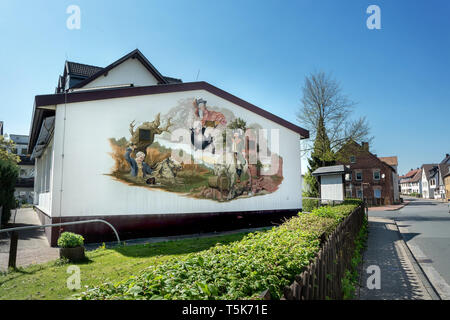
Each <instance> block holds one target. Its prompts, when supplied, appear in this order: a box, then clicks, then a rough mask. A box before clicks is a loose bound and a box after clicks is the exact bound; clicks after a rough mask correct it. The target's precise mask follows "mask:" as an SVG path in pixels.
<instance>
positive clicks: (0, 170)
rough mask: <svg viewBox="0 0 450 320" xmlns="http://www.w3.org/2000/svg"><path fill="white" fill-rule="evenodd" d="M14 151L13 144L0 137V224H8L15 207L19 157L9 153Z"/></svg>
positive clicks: (4, 137)
mask: <svg viewBox="0 0 450 320" xmlns="http://www.w3.org/2000/svg"><path fill="white" fill-rule="evenodd" d="M14 149H15V144H14V142H13V141H12V140H9V139H7V137H6V136H3V135H0V206H1V207H3V213H2V219H1V221H0V223H1V224H6V223H7V222H8V220H9V217H10V215H11V209H14V208H15V207H16V200H15V198H14V190H15V185H16V181H17V177H18V175H19V166H18V165H17V163H18V162H19V161H20V157H19V156H17V155H16V154H14V153H12V152H11V151H12V150H14Z"/></svg>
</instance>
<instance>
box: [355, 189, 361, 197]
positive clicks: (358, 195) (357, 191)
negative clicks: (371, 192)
mask: <svg viewBox="0 0 450 320" xmlns="http://www.w3.org/2000/svg"><path fill="white" fill-rule="evenodd" d="M356 197H358V198H360V199H362V190H360V189H358V190H356Z"/></svg>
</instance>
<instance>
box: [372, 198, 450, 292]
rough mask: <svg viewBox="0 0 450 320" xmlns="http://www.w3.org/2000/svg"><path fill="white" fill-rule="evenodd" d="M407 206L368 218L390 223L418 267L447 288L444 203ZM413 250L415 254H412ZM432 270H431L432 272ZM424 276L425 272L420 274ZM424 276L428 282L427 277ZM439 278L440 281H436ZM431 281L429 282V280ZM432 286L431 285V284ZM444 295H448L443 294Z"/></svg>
mask: <svg viewBox="0 0 450 320" xmlns="http://www.w3.org/2000/svg"><path fill="white" fill-rule="evenodd" d="M408 200H411V203H410V204H408V205H407V206H405V207H404V208H403V209H400V210H397V211H378V212H377V211H371V212H369V215H370V216H374V217H385V218H391V219H394V220H395V221H396V223H397V225H398V226H399V229H400V230H401V232H402V235H403V237H404V239H405V241H406V242H407V243H408V246H409V247H410V248H411V250H412V251H413V253H414V256H415V257H416V259H418V262H419V264H420V265H421V266H422V267H423V266H425V267H426V268H429V269H430V270H432V271H433V272H434V273H435V271H437V274H436V276H437V277H435V280H436V279H438V282H439V279H440V282H442V279H443V280H444V281H445V282H446V283H442V284H443V285H444V287H446V288H447V289H448V288H449V286H448V285H449V284H450V213H449V209H448V206H447V204H446V203H440V202H437V201H434V200H425V199H408ZM414 248H415V250H413V249H414ZM433 269H434V270H433ZM424 271H425V273H427V271H426V270H424ZM427 276H428V277H429V278H430V276H429V274H428V273H427ZM439 276H440V277H441V278H440V277H439ZM430 280H432V279H430ZM432 282H433V281H432ZM434 284H435V283H434ZM447 292H448V291H447Z"/></svg>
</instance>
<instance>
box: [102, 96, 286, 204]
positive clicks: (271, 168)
mask: <svg viewBox="0 0 450 320" xmlns="http://www.w3.org/2000/svg"><path fill="white" fill-rule="evenodd" d="M149 120H152V121H149ZM138 121H143V122H138ZM261 129H262V128H261V126H260V125H258V124H247V121H246V119H241V118H237V117H235V116H234V114H233V113H232V112H231V111H230V110H228V109H226V108H218V107H214V106H210V105H208V104H207V101H205V100H203V99H195V98H190V99H184V100H181V101H179V103H178V105H177V106H175V107H173V108H172V109H170V110H169V111H168V112H167V113H166V114H164V115H162V114H161V113H158V114H157V115H156V116H155V118H154V119H139V120H136V119H132V120H131V121H130V122H129V135H128V136H127V137H121V138H111V139H110V144H111V148H112V152H111V153H110V154H111V156H112V158H113V159H114V161H115V165H114V167H113V169H112V172H111V173H110V175H111V176H112V177H113V178H114V179H116V180H118V181H121V182H124V183H127V184H129V185H134V186H142V187H146V188H152V189H161V190H165V191H169V192H176V193H180V194H183V195H185V196H189V197H193V198H199V199H211V200H215V201H220V202H222V201H231V200H233V199H237V198H245V197H252V196H258V195H265V194H270V193H273V192H275V191H276V190H277V189H278V187H279V185H280V184H281V183H282V181H283V174H282V166H283V159H282V157H280V156H279V155H278V154H277V153H276V152H272V151H271V150H270V148H269V147H268V138H267V135H264V134H261V132H262V133H264V131H263V130H261Z"/></svg>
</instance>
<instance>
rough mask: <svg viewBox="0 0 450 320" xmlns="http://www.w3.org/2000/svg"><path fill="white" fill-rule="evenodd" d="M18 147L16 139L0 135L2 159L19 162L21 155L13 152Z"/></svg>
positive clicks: (0, 156) (0, 158)
mask: <svg viewBox="0 0 450 320" xmlns="http://www.w3.org/2000/svg"><path fill="white" fill-rule="evenodd" d="M15 149H16V144H15V143H14V141H12V140H10V139H8V136H7V135H0V160H5V161H11V162H13V163H16V164H17V163H19V162H20V157H19V156H18V155H17V154H15V153H13V151H14V150H15Z"/></svg>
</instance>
